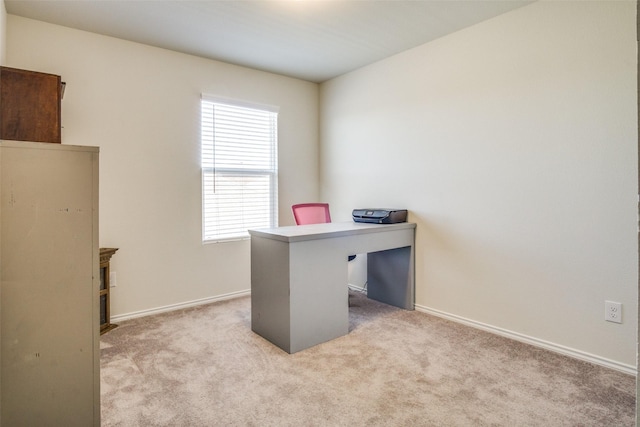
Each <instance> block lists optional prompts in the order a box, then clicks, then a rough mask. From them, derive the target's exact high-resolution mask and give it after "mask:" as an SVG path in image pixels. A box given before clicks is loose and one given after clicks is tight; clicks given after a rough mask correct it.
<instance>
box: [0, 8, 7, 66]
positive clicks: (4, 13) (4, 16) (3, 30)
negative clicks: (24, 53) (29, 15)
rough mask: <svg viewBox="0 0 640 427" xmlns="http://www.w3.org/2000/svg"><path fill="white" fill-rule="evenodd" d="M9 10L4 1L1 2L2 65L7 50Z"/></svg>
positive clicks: (0, 45) (0, 36)
mask: <svg viewBox="0 0 640 427" xmlns="http://www.w3.org/2000/svg"><path fill="white" fill-rule="evenodd" d="M6 40H7V10H6V8H5V6H4V0H0V65H3V64H4V61H5V55H6V50H7V47H6V46H7V43H6Z"/></svg>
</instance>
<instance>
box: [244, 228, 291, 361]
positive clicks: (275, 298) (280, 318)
mask: <svg viewBox="0 0 640 427" xmlns="http://www.w3.org/2000/svg"><path fill="white" fill-rule="evenodd" d="M251 330H252V331H253V332H255V333H257V334H258V335H260V336H262V337H263V338H265V339H267V340H268V341H270V342H272V343H273V344H275V345H277V346H278V347H280V348H281V349H283V350H285V351H286V352H289V353H290V352H291V348H290V343H291V333H290V302H289V245H288V243H285V242H280V241H276V240H271V239H264V238H261V237H257V236H252V237H251Z"/></svg>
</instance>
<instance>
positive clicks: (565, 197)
mask: <svg viewBox="0 0 640 427" xmlns="http://www.w3.org/2000/svg"><path fill="white" fill-rule="evenodd" d="M635 16H636V14H635V2H632V1H619V2H536V3H534V4H532V5H529V6H526V7H524V8H521V9H518V10H516V11H513V12H510V13H507V14H505V15H501V16H499V17H497V18H494V19H492V20H489V21H486V22H484V23H481V24H478V25H476V26H473V27H471V28H468V29H465V30H462V31H459V32H457V33H455V34H452V35H449V36H447V37H443V38H441V39H439V40H436V41H434V42H431V43H428V44H425V45H422V46H420V47H418V48H415V49H412V50H409V51H406V52H404V53H402V54H399V55H396V56H394V57H391V58H388V59H386V60H383V61H380V62H378V63H376V64H373V65H371V66H368V67H365V68H362V69H360V70H357V71H355V72H352V73H349V74H346V75H344V76H341V77H339V78H336V79H334V80H331V81H329V82H327V83H325V84H323V85H322V86H321V147H322V148H321V196H322V197H323V198H324V199H327V201H329V202H330V203H331V204H332V211H334V212H335V213H333V212H332V215H333V216H334V217H336V219H340V218H339V215H342V219H347V218H348V214H349V213H350V211H351V209H352V208H356V207H399V208H408V209H409V210H410V220H411V221H414V222H416V223H417V224H418V228H417V248H416V253H417V259H416V284H417V285H416V286H417V287H416V302H417V304H418V306H419V308H421V309H424V310H429V311H432V312H438V313H441V314H445V315H450V316H453V317H455V318H458V319H462V320H470V321H471V322H473V323H475V324H479V325H488V326H489V327H491V328H494V330H500V329H504V330H506V331H508V333H510V334H512V335H513V336H521V337H522V338H524V339H527V340H531V341H535V342H537V343H539V344H544V345H546V344H550V345H551V346H552V347H555V348H556V349H559V350H563V349H565V348H566V349H568V351H569V352H573V353H575V354H576V355H578V356H580V357H585V358H595V359H597V360H598V361H600V362H604V363H608V361H612V362H613V364H614V365H616V364H617V365H619V366H618V367H621V368H622V369H628V370H632V369H633V367H635V364H636V333H635V331H636V325H637V310H638V309H637V297H636V295H637V288H638V268H637V263H638V254H637V241H636V230H637V206H636V204H637V197H638V196H637V194H638V188H637V179H638V170H637V159H638V156H637V141H638V135H637V117H636V111H637V110H636V108H637V107H636V104H637V101H636V93H637V91H636V63H637V60H636V32H635ZM605 300H613V301H618V302H621V303H622V304H623V310H624V323H623V324H621V325H618V324H614V323H609V322H605V321H604V301H605Z"/></svg>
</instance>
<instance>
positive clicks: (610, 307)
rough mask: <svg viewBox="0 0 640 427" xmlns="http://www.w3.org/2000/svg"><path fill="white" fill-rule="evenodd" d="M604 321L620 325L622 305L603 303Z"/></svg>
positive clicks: (611, 302)
mask: <svg viewBox="0 0 640 427" xmlns="http://www.w3.org/2000/svg"><path fill="white" fill-rule="evenodd" d="M604 320H606V321H607V322H614V323H622V304H621V303H619V302H614V301H605V302H604Z"/></svg>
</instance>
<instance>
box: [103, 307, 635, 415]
mask: <svg viewBox="0 0 640 427" xmlns="http://www.w3.org/2000/svg"><path fill="white" fill-rule="evenodd" d="M352 304H353V306H352V307H351V308H350V329H351V332H350V333H349V334H348V335H347V336H345V337H341V338H338V339H336V340H333V341H330V342H328V343H324V344H321V345H318V346H316V347H313V348H311V349H307V350H304V351H302V352H299V353H296V354H293V355H289V354H287V353H285V352H283V351H282V350H280V349H279V348H277V347H275V346H273V345H272V344H270V343H269V342H267V341H266V340H264V339H263V338H261V337H259V336H258V335H256V334H254V333H253V332H251V324H250V299H249V297H244V298H238V299H235V300H229V301H224V302H219V303H215V304H209V305H205V306H200V307H196V308H190V309H185V310H180V311H175V312H171V313H165V314H161V315H156V316H149V317H145V318H139V319H133V320H130V321H126V322H122V323H121V324H120V326H119V327H118V328H116V329H114V330H113V331H110V332H108V333H107V334H105V335H103V336H102V340H101V348H102V356H101V377H102V380H101V395H102V425H103V426H633V425H634V424H635V423H634V419H635V415H634V407H635V378H634V377H632V376H630V375H625V374H623V373H620V372H616V371H612V370H609V369H606V368H603V367H600V366H595V365H592V364H589V363H585V362H581V361H578V360H574V359H571V358H568V357H564V356H561V355H558V354H555V353H551V352H548V351H545V350H542V349H539V348H536V347H532V346H528V345H526V344H522V343H519V342H515V341H512V340H509V339H506V338H503V337H499V336H496V335H492V334H489V333H486V332H483V331H479V330H476V329H473V328H469V327H466V326H462V325H459V324H456V323H453V322H449V321H446V320H443V319H439V318H437V317H433V316H429V315H427V314H424V313H420V312H415V311H403V310H400V309H396V308H394V307H390V306H387V305H384V304H379V303H376V302H374V301H371V300H368V299H366V297H364V296H362V295H360V294H356V295H355V296H353V298H352Z"/></svg>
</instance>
